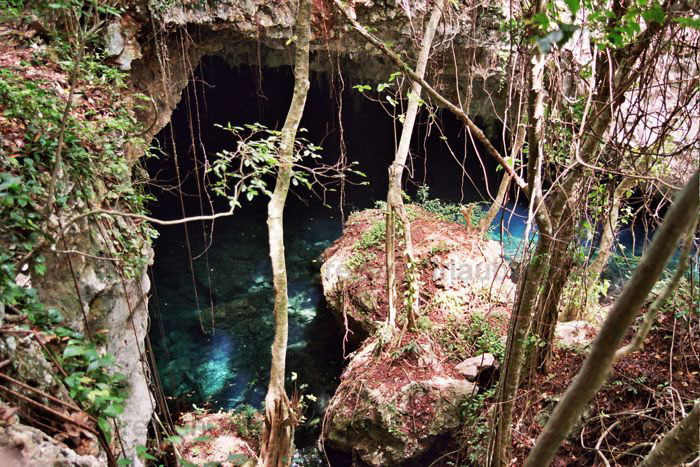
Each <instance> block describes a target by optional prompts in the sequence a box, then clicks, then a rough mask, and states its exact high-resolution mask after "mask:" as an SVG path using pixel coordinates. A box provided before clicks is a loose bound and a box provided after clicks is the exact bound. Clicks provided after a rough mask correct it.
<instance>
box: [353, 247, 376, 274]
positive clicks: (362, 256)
mask: <svg viewBox="0 0 700 467" xmlns="http://www.w3.org/2000/svg"><path fill="white" fill-rule="evenodd" d="M376 258H377V255H376V254H375V253H371V252H367V251H356V252H355V254H353V255H352V256H351V257H350V259H348V262H347V263H346V264H345V266H346V267H347V268H348V270H350V271H355V270H358V269H360V268H361V267H362V266H364V265H365V264H367V263H369V262H371V261H374V260H375V259H376Z"/></svg>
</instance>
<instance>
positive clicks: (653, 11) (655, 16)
mask: <svg viewBox="0 0 700 467" xmlns="http://www.w3.org/2000/svg"><path fill="white" fill-rule="evenodd" d="M642 18H644V21H646V22H647V23H659V24H662V23H663V22H664V19H665V18H666V13H664V9H663V8H661V6H660V5H659V4H658V3H655V4H654V5H652V6H651V8H649V9H648V10H646V11H643V12H642Z"/></svg>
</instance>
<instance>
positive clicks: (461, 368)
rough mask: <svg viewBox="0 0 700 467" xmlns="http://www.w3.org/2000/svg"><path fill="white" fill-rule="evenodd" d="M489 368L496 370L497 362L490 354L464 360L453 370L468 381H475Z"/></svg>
mask: <svg viewBox="0 0 700 467" xmlns="http://www.w3.org/2000/svg"><path fill="white" fill-rule="evenodd" d="M489 368H498V360H496V357H494V356H493V354H491V353H485V354H481V355H477V356H476V357H471V358H468V359H466V360H464V361H463V362H462V363H460V364H459V365H457V366H455V370H457V371H458V372H459V374H461V375H462V376H464V377H465V378H467V380H468V381H476V380H477V379H478V377H479V374H480V373H481V372H483V371H484V370H486V369H489Z"/></svg>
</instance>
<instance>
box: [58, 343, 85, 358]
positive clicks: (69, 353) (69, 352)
mask: <svg viewBox="0 0 700 467" xmlns="http://www.w3.org/2000/svg"><path fill="white" fill-rule="evenodd" d="M84 353H85V347H83V346H82V345H76V344H69V345H68V346H66V348H65V349H64V350H63V358H70V357H76V356H78V355H83V354H84Z"/></svg>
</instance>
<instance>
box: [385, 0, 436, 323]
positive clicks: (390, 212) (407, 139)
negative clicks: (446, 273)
mask: <svg viewBox="0 0 700 467" xmlns="http://www.w3.org/2000/svg"><path fill="white" fill-rule="evenodd" d="M447 4H448V2H447V1H445V0H442V1H439V2H436V3H435V5H434V6H433V10H432V12H431V13H430V19H429V20H428V24H427V26H426V27H425V33H424V34H423V40H422V42H421V49H420V53H419V54H418V62H417V63H416V74H417V75H418V76H420V78H421V79H422V78H423V76H425V68H426V67H427V65H428V58H429V57H430V46H431V44H432V43H433V38H434V37H435V31H436V30H437V26H438V23H439V22H440V18H441V17H442V12H443V10H444V9H445V8H446V7H447ZM421 91H422V87H421V85H420V84H418V83H416V82H415V81H414V82H412V84H411V92H410V93H409V95H408V107H407V109H406V115H405V117H404V123H403V128H402V130H401V139H400V140H399V147H398V149H397V150H396V154H395V155H394V162H393V163H392V165H391V167H389V190H388V193H387V200H386V244H385V246H386V270H387V297H388V300H389V325H390V326H391V327H393V326H394V325H395V323H396V307H397V301H398V295H397V290H396V254H395V246H396V236H395V227H396V220H397V217H398V221H399V224H400V227H401V231H402V233H403V240H404V255H405V257H406V258H405V264H406V267H405V274H406V280H407V282H408V289H409V290H408V297H409V303H408V307H407V309H408V316H407V320H408V328H409V329H413V328H414V327H415V323H414V321H415V315H416V314H417V313H418V292H419V291H418V274H417V271H416V264H415V259H414V257H413V242H412V240H411V222H410V220H409V219H408V215H407V214H406V208H405V206H404V204H403V197H402V196H401V195H402V193H401V179H402V177H403V168H404V167H405V165H406V159H407V158H408V151H409V148H410V146H411V136H412V135H413V127H414V125H415V122H416V115H417V114H418V105H419V102H420V95H421Z"/></svg>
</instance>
